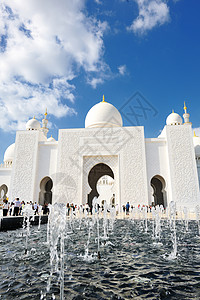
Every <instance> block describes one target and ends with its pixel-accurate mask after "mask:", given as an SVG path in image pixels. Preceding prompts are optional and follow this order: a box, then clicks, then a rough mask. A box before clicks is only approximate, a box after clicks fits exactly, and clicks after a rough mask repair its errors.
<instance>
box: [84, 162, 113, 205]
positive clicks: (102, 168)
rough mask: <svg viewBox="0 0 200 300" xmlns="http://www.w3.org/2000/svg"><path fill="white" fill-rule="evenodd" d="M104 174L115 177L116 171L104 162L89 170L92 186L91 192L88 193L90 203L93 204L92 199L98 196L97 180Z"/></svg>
mask: <svg viewBox="0 0 200 300" xmlns="http://www.w3.org/2000/svg"><path fill="white" fill-rule="evenodd" d="M104 175H108V176H110V177H112V178H113V179H114V173H113V171H112V169H111V168H110V167H109V166H108V165H106V164H103V163H99V164H97V165H95V166H94V167H93V168H92V169H91V170H90V172H89V175H88V183H89V186H90V188H91V192H90V193H89V194H88V205H89V206H90V207H91V206H92V200H93V198H94V197H98V196H99V193H98V191H97V182H98V180H99V179H100V178H101V177H103V176H104Z"/></svg>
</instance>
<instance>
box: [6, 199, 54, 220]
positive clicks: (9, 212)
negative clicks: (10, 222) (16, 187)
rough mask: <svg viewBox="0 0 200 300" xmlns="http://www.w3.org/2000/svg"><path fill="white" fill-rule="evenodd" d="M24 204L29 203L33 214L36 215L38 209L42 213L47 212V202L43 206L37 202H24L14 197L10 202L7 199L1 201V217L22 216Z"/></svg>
mask: <svg viewBox="0 0 200 300" xmlns="http://www.w3.org/2000/svg"><path fill="white" fill-rule="evenodd" d="M25 205H31V206H32V209H33V210H34V214H35V215H37V214H38V212H39V211H43V214H44V215H45V214H48V213H49V208H48V204H47V203H45V204H44V205H43V206H40V205H39V204H38V203H37V202H34V203H32V201H30V202H27V203H26V204H25V202H24V201H20V200H19V198H15V199H14V200H13V201H12V202H11V203H10V202H8V199H5V200H4V201H3V217H7V216H23V208H24V206H25Z"/></svg>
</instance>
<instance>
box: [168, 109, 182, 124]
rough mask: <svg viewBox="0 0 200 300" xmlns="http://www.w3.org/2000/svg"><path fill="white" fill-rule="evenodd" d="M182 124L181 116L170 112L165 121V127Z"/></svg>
mask: <svg viewBox="0 0 200 300" xmlns="http://www.w3.org/2000/svg"><path fill="white" fill-rule="evenodd" d="M182 123H183V121H182V118H181V116H179V114H177V113H175V112H172V113H171V114H170V115H169V116H168V117H167V120H166V124H167V125H181V124H182Z"/></svg>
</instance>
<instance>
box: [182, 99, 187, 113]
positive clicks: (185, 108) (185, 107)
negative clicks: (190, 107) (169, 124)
mask: <svg viewBox="0 0 200 300" xmlns="http://www.w3.org/2000/svg"><path fill="white" fill-rule="evenodd" d="M183 109H184V111H185V114H187V106H186V104H185V101H184V107H183Z"/></svg>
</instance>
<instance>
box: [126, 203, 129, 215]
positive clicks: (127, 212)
mask: <svg viewBox="0 0 200 300" xmlns="http://www.w3.org/2000/svg"><path fill="white" fill-rule="evenodd" d="M129 209H130V204H129V202H127V203H126V214H127V215H129Z"/></svg>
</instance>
